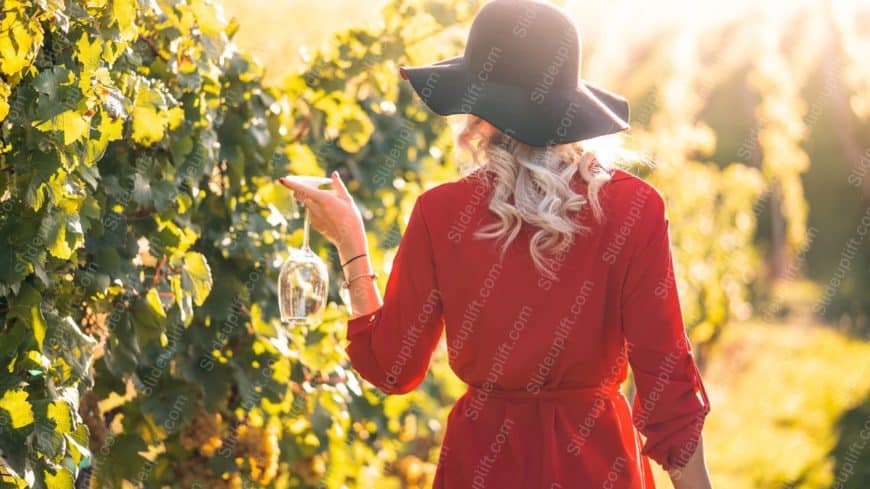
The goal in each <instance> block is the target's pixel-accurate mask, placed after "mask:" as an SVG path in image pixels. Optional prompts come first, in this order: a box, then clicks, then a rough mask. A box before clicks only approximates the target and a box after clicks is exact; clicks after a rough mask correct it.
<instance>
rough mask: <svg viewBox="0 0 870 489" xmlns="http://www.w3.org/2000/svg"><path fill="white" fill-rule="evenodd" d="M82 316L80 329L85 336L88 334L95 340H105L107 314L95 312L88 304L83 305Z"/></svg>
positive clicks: (107, 331)
mask: <svg viewBox="0 0 870 489" xmlns="http://www.w3.org/2000/svg"><path fill="white" fill-rule="evenodd" d="M82 307H83V308H84V315H83V316H82V320H81V329H82V332H83V333H85V334H89V335H91V336H93V337H96V338H100V339H102V338H107V337H108V336H109V329H108V328H107V326H106V319H107V318H108V317H109V314H108V313H105V312H96V311H95V310H94V308H93V307H91V305H90V304H83V306H82Z"/></svg>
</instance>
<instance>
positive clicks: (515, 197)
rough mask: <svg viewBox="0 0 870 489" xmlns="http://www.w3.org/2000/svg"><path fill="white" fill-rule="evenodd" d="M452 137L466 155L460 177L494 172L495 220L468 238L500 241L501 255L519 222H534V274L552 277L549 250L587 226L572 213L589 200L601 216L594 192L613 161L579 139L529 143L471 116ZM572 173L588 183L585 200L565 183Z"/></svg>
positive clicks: (488, 175) (553, 252)
mask: <svg viewBox="0 0 870 489" xmlns="http://www.w3.org/2000/svg"><path fill="white" fill-rule="evenodd" d="M456 142H457V145H458V146H459V147H460V148H463V149H465V150H467V151H468V152H469V153H470V154H471V157H472V162H471V163H465V164H463V165H462V166H461V167H460V173H461V174H462V175H463V176H467V175H469V174H471V173H472V172H474V171H475V170H478V169H481V168H488V169H490V170H491V172H485V171H484V172H480V174H481V177H482V178H484V179H485V181H487V182H492V181H491V180H490V178H491V175H494V177H495V182H494V189H493V194H492V198H491V199H490V202H489V209H490V210H491V211H492V212H494V213H495V214H496V215H497V216H498V221H496V222H492V223H489V224H487V225H485V226H482V227H481V228H480V229H478V230H477V231H475V233H474V237H475V238H477V239H495V240H496V241H497V242H501V254H502V257H503V256H504V253H505V252H506V251H507V248H508V246H510V244H511V243H512V242H513V241H514V240H515V239H516V237H517V235H518V234H519V232H520V229H521V226H522V223H523V221H525V222H528V223H530V224H532V225H534V226H536V227H537V228H538V229H537V230H536V231H535V232H534V234H533V235H532V238H531V240H530V243H529V248H530V252H531V256H532V260H533V261H534V264H535V267H536V268H537V269H538V270H539V271H540V273H542V274H543V275H544V276H546V277H547V278H549V279H551V280H555V278H556V275H555V272H554V268H555V267H553V266H552V262H553V260H554V255H558V254H560V253H563V252H566V251H567V249H568V248H569V247H570V246H571V245H572V244H573V242H574V237H575V235H576V234H579V235H581V236H583V235H586V234H587V233H588V232H589V230H590V228H589V226H586V225H583V224H581V223H579V222H577V220H576V218H575V217H574V216H576V215H577V214H578V213H579V212H580V211H581V210H582V209H583V206H585V205H590V206H591V207H592V212H593V215H594V216H595V219H596V220H597V221H598V222H602V221H603V219H604V211H603V210H602V208H601V204H600V202H599V197H598V194H599V191H600V190H601V188H602V187H603V186H604V185H605V184H606V183H607V182H609V181H610V179H611V177H612V176H613V171H614V169H615V168H616V166H615V164H614V163H615V160H611V161H606V160H605V158H601V157H599V155H598V154H597V152H596V151H595V150H593V149H591V148H586V147H584V144H582V143H581V142H577V143H570V144H561V145H554V146H547V147H535V146H530V145H527V144H525V143H522V142H520V141H518V140H516V139H514V138H512V137H510V136H508V135H507V134H505V133H504V132H502V131H500V130H499V129H497V128H496V127H494V126H493V125H491V124H490V123H489V122H487V121H486V120H484V119H482V118H480V117H477V116H475V115H467V116H466V120H465V123H464V125H462V126H460V131H459V133H458V134H457V137H456ZM578 173H579V174H580V176H581V177H582V178H583V180H584V181H586V182H587V184H588V186H587V189H588V191H587V195H588V199H587V197H586V196H584V195H580V194H577V193H576V192H574V190H573V189H572V188H571V185H570V182H571V180H572V179H573V178H574V176H575V174H578Z"/></svg>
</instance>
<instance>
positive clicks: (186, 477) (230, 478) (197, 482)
mask: <svg viewBox="0 0 870 489" xmlns="http://www.w3.org/2000/svg"><path fill="white" fill-rule="evenodd" d="M175 480H176V481H178V487H183V488H185V489H188V488H198V487H200V488H208V489H242V487H243V486H244V484H242V478H241V476H239V474H237V473H233V474H223V475H218V474H215V473H214V472H213V471H212V470H211V469H209V467H208V465H207V460H206V459H205V458H204V457H201V456H194V457H188V458H185V459H184V460H182V461H181V462H179V463H178V465H177V466H176V469H175Z"/></svg>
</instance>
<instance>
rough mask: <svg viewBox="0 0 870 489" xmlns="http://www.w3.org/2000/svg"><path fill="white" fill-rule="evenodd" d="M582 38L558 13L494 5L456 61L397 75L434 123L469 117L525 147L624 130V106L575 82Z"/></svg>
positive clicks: (512, 1) (528, 2) (497, 0)
mask: <svg viewBox="0 0 870 489" xmlns="http://www.w3.org/2000/svg"><path fill="white" fill-rule="evenodd" d="M580 54H581V47H580V35H579V33H578V30H577V26H576V24H575V23H574V21H573V20H572V19H571V18H570V17H569V16H568V15H567V14H566V13H565V12H564V11H563V10H562V9H560V8H559V7H556V6H554V5H551V4H548V3H545V2H542V1H539V0H494V1H492V2H490V3H488V4H486V5H485V6H484V7H483V8H482V9H481V10H480V12H479V13H478V14H477V16H476V17H475V18H474V21H473V22H472V24H471V30H470V32H469V34H468V41H467V43H466V46H465V53H464V54H463V55H462V56H457V57H454V58H450V59H446V60H443V61H439V62H437V63H433V64H429V65H425V66H419V67H406V66H402V67H400V73H401V75H402V78H404V79H406V80H408V81H409V82H410V83H411V86H413V87H414V90H415V91H416V92H417V94H418V95H419V96H420V98H421V99H422V100H423V102H424V103H425V104H426V105H427V106H428V107H429V108H430V109H432V110H433V111H434V112H435V113H437V114H440V115H450V114H474V115H476V116H478V117H481V118H483V119H485V120H487V121H488V122H489V123H491V124H492V125H494V126H495V127H497V128H499V129H500V130H502V131H503V132H504V133H506V134H508V135H510V136H512V137H514V138H515V139H517V140H519V141H522V142H524V143H526V144H529V145H531V146H549V145H554V144H565V143H570V142H574V141H580V140H584V139H590V138H594V137H598V136H604V135H606V134H612V133H616V132H620V131H624V130H626V129H628V128H629V127H630V126H629V124H628V117H629V104H628V101H627V100H626V99H625V98H624V97H622V96H620V95H617V94H615V93H612V92H610V91H608V90H605V89H602V88H599V87H595V86H593V85H592V84H590V83H588V82H586V81H585V80H582V79H581V78H580Z"/></svg>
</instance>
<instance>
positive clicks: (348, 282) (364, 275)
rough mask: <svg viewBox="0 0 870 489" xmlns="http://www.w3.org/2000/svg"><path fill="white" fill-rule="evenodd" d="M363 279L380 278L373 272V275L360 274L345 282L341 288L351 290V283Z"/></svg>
mask: <svg viewBox="0 0 870 489" xmlns="http://www.w3.org/2000/svg"><path fill="white" fill-rule="evenodd" d="M362 277H371V278H373V279H375V278H378V274H377V273H374V272H372V273H361V274H359V275H357V276H355V277H351V278H350V279H347V280H345V281H344V283H342V284H341V288H342V289H349V288H350V283H351V282H353V281H354V280H356V279H358V278H362Z"/></svg>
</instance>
